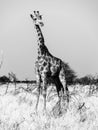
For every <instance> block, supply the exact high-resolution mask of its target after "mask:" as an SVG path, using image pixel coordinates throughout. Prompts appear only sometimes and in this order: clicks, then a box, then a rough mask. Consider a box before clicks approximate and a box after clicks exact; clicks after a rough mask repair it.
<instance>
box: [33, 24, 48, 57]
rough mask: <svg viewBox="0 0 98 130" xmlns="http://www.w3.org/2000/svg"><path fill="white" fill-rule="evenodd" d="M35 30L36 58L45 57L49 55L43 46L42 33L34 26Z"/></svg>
mask: <svg viewBox="0 0 98 130" xmlns="http://www.w3.org/2000/svg"><path fill="white" fill-rule="evenodd" d="M35 28H36V31H37V37H38V56H42V55H47V54H49V51H48V48H47V47H46V45H45V44H44V43H45V41H44V37H43V34H42V31H41V29H40V27H39V25H37V24H35Z"/></svg>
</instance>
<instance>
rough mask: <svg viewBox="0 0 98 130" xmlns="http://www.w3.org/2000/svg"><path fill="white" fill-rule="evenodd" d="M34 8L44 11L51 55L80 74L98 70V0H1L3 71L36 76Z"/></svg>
mask: <svg viewBox="0 0 98 130" xmlns="http://www.w3.org/2000/svg"><path fill="white" fill-rule="evenodd" d="M34 10H39V11H40V13H41V14H42V15H43V22H44V25H45V26H44V27H43V28H42V31H43V35H44V38H45V44H46V46H47V47H48V49H49V51H50V52H51V53H52V55H54V56H56V57H58V58H60V59H62V60H63V61H65V62H67V63H69V65H70V67H71V68H72V69H73V70H74V71H75V72H76V74H77V75H78V76H79V77H82V76H85V75H87V74H92V75H95V74H96V73H98V58H97V56H98V0H74V1H73V0H0V51H1V53H2V51H3V59H4V60H3V65H2V68H1V69H0V75H7V74H8V73H9V72H13V73H15V74H16V77H17V78H18V79H36V76H35V69H34V63H35V60H36V57H37V37H36V32H35V29H34V25H33V22H32V19H31V18H30V14H31V13H32V12H33V11H34ZM1 57H2V56H1V54H0V60H1Z"/></svg>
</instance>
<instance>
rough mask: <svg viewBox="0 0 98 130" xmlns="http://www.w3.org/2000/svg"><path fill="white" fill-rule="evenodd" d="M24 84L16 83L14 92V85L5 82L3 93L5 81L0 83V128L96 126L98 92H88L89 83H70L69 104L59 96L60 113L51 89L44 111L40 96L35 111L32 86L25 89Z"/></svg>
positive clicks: (81, 129) (90, 129)
mask: <svg viewBox="0 0 98 130" xmlns="http://www.w3.org/2000/svg"><path fill="white" fill-rule="evenodd" d="M26 87H27V85H26V84H17V88H18V89H16V92H15V89H14V85H13V84H9V88H8V91H7V93H6V94H5V91H6V85H2V86H0V130H98V93H97V91H95V92H94V93H93V94H89V88H90V86H80V85H75V86H73V87H71V86H70V87H69V90H70V101H69V104H66V102H65V100H62V114H60V115H59V114H58V111H59V109H58V97H57V95H56V92H55V91H54V90H53V91H51V93H50V94H48V97H47V113H46V114H44V113H43V97H42V96H40V102H39V106H38V113H37V114H36V113H35V111H34V110H35V109H34V108H35V104H36V94H33V92H34V91H35V92H36V89H34V90H33V91H26ZM30 87H32V88H33V86H32V85H31V86H30ZM19 88H20V89H19ZM50 88H51V87H50ZM49 92H50V89H48V93H49Z"/></svg>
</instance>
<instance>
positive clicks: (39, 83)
mask: <svg viewBox="0 0 98 130" xmlns="http://www.w3.org/2000/svg"><path fill="white" fill-rule="evenodd" d="M37 87H38V88H37V92H38V94H37V102H36V106H35V111H36V113H37V109H38V103H39V97H40V90H41V78H40V75H38V76H37Z"/></svg>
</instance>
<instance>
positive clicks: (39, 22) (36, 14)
mask: <svg viewBox="0 0 98 130" xmlns="http://www.w3.org/2000/svg"><path fill="white" fill-rule="evenodd" d="M30 16H31V18H32V20H33V22H34V24H35V25H39V26H40V27H43V26H44V23H43V22H42V15H40V14H39V11H34V12H33V14H30Z"/></svg>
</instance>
